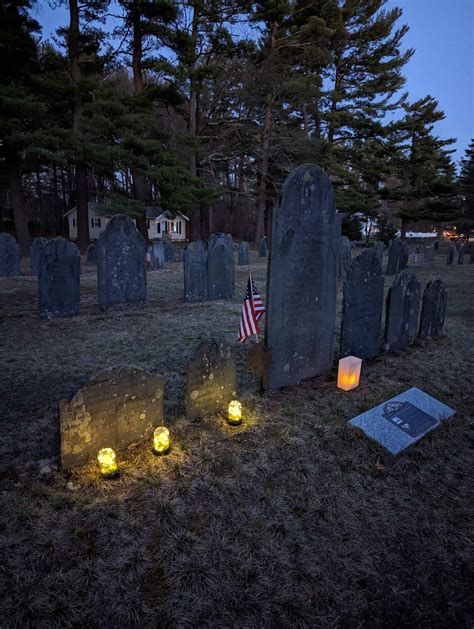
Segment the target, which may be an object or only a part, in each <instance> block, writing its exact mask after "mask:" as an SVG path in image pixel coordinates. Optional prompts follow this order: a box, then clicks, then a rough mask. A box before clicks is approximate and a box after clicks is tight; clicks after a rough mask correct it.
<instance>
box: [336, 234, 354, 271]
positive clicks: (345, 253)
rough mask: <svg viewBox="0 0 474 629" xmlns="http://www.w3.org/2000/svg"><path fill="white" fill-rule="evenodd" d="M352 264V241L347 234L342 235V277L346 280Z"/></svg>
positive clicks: (340, 266)
mask: <svg viewBox="0 0 474 629" xmlns="http://www.w3.org/2000/svg"><path fill="white" fill-rule="evenodd" d="M350 266H351V243H350V241H349V238H348V237H347V236H341V244H340V264H339V269H340V279H342V280H345V279H346V277H347V274H348V272H349V268H350Z"/></svg>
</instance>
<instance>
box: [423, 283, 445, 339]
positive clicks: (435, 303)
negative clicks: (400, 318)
mask: <svg viewBox="0 0 474 629" xmlns="http://www.w3.org/2000/svg"><path fill="white" fill-rule="evenodd" d="M447 302H448V293H447V291H446V288H445V286H444V284H443V282H442V281H441V280H440V279H435V280H431V282H428V284H427V285H426V288H425V290H424V292H423V303H422V305H421V317H420V337H421V338H422V339H426V338H428V337H432V338H438V337H439V336H441V332H442V329H443V325H444V320H445V318H446V304H447Z"/></svg>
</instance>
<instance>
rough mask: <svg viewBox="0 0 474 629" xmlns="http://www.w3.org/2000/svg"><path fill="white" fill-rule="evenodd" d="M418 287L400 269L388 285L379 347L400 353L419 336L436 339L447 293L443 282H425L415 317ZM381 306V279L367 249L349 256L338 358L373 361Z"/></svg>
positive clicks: (408, 273) (412, 277) (409, 274)
mask: <svg viewBox="0 0 474 629" xmlns="http://www.w3.org/2000/svg"><path fill="white" fill-rule="evenodd" d="M420 293H421V289H420V283H419V281H418V279H417V277H416V275H415V274H414V273H412V272H411V271H409V270H407V269H405V270H403V271H402V272H401V273H399V274H398V275H397V276H396V277H395V280H394V282H393V285H392V286H391V288H390V290H389V292H388V295H387V300H386V311H385V332H384V349H385V351H387V352H393V351H396V350H401V349H404V348H405V347H407V346H408V345H410V344H411V343H413V341H414V340H415V338H416V335H417V332H418V333H419V336H420V337H421V338H427V337H433V338H437V337H439V336H440V334H441V331H442V328H443V325H444V319H445V315H446V302H447V292H446V289H445V287H444V284H443V282H442V281H441V280H440V279H435V280H432V281H431V282H429V283H428V284H427V286H426V288H425V290H424V293H423V301H422V308H421V318H420V323H419V326H418V319H419V311H420ZM383 305H384V276H383V274H382V268H381V266H380V262H379V260H378V258H377V255H376V254H375V252H374V251H373V250H366V251H363V252H362V253H361V254H360V255H358V256H357V257H356V258H354V260H353V262H352V264H351V267H350V270H349V273H348V275H347V280H346V282H345V283H344V289H343V306H342V325H341V342H340V356H341V357H344V356H349V355H352V356H357V357H358V358H373V357H374V356H376V355H377V354H378V353H379V352H380V341H379V339H380V332H381V326H382V315H383Z"/></svg>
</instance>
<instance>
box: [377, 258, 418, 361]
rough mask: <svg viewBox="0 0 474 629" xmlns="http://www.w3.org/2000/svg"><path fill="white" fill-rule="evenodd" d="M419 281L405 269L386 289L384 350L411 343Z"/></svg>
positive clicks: (413, 337)
mask: <svg viewBox="0 0 474 629" xmlns="http://www.w3.org/2000/svg"><path fill="white" fill-rule="evenodd" d="M419 311H420V283H419V281H418V279H417V277H416V275H415V274H414V273H412V272H411V271H408V270H407V269H405V271H402V272H401V273H399V274H398V275H397V277H396V278H395V280H394V282H393V284H392V287H391V288H390V290H389V291H388V295H387V306H386V318H385V350H386V351H387V352H394V351H396V350H399V349H404V348H405V347H407V346H408V345H411V343H413V341H414V340H415V337H416V332H417V329H418V314H419Z"/></svg>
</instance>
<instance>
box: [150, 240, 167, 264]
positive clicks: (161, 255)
mask: <svg viewBox="0 0 474 629" xmlns="http://www.w3.org/2000/svg"><path fill="white" fill-rule="evenodd" d="M151 261H152V264H153V269H154V270H155V271H158V270H159V269H162V268H163V267H164V266H165V250H164V246H163V241H162V240H155V241H154V242H153V244H152V245H151Z"/></svg>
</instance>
